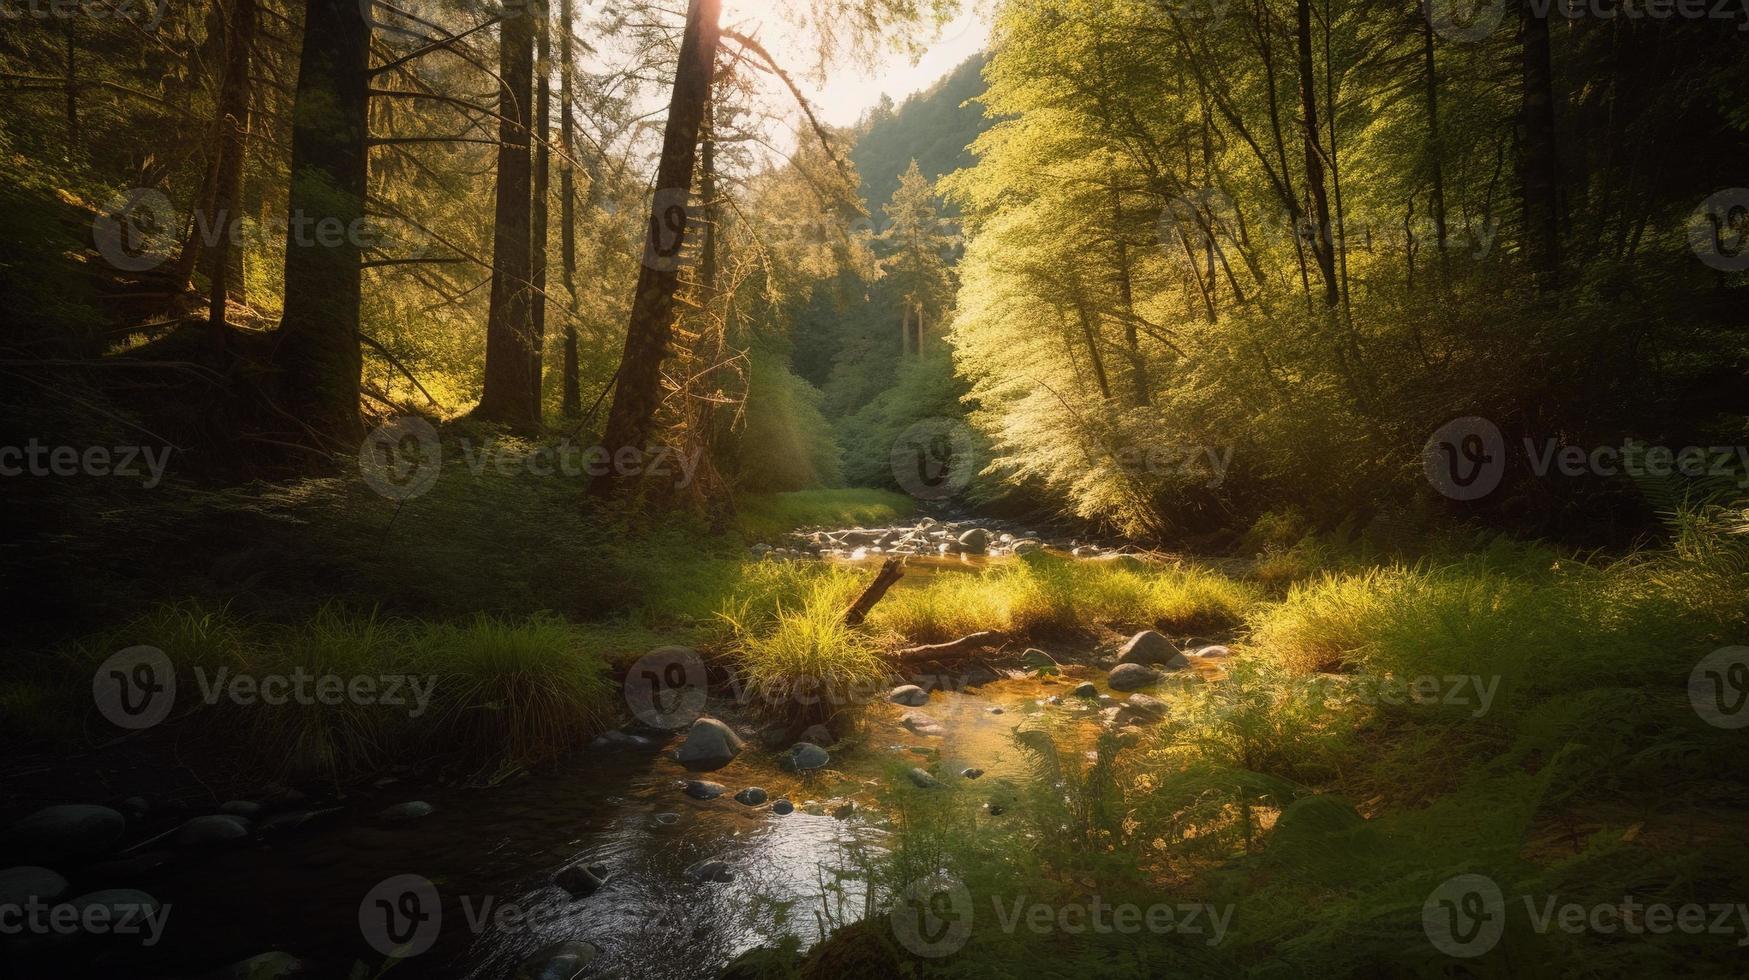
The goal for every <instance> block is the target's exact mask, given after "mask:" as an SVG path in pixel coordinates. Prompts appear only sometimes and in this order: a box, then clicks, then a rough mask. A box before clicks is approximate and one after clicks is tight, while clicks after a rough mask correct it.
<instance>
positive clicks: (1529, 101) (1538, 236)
mask: <svg viewBox="0 0 1749 980" xmlns="http://www.w3.org/2000/svg"><path fill="white" fill-rule="evenodd" d="M1536 7H1537V5H1536V4H1535V3H1533V2H1531V0H1525V4H1524V8H1523V35H1524V52H1523V54H1524V63H1523V69H1524V74H1523V79H1524V92H1523V113H1524V118H1523V122H1522V125H1523V127H1524V136H1523V139H1522V140H1520V143H1519V145H1520V146H1521V147H1522V150H1521V153H1522V154H1523V156H1522V160H1521V162H1520V171H1521V176H1520V182H1521V186H1522V188H1523V195H1524V253H1525V258H1526V260H1527V261H1528V262H1529V263H1530V269H1531V273H1532V275H1533V276H1534V277H1535V279H1536V283H1537V287H1538V288H1539V289H1545V290H1546V289H1552V288H1554V287H1555V286H1556V285H1558V284H1559V280H1560V269H1561V235H1560V219H1559V214H1560V208H1559V202H1558V200H1557V195H1558V194H1559V186H1560V185H1559V181H1558V175H1557V170H1558V167H1559V162H1558V160H1559V157H1558V151H1557V150H1556V145H1555V100H1554V94H1553V88H1554V71H1553V68H1552V67H1551V64H1550V61H1551V58H1550V53H1549V21H1548V15H1547V13H1538V12H1537V9H1536Z"/></svg>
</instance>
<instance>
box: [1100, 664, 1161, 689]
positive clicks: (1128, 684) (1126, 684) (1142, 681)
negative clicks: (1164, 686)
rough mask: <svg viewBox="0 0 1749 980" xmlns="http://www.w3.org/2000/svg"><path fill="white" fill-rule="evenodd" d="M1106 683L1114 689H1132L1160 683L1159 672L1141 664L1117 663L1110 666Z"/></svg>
mask: <svg viewBox="0 0 1749 980" xmlns="http://www.w3.org/2000/svg"><path fill="white" fill-rule="evenodd" d="M1106 683H1107V684H1110V685H1111V689H1112V690H1114V691H1134V690H1136V689H1137V688H1141V687H1149V686H1151V685H1154V684H1158V683H1160V672H1159V671H1157V670H1155V669H1154V668H1152V667H1146V666H1143V665H1142V664H1118V665H1117V666H1116V667H1113V668H1111V674H1110V676H1109V677H1107V678H1106Z"/></svg>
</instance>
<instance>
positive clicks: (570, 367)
mask: <svg viewBox="0 0 1749 980" xmlns="http://www.w3.org/2000/svg"><path fill="white" fill-rule="evenodd" d="M571 2H572V0H560V3H559V25H560V28H561V33H560V34H559V148H560V149H561V150H563V151H564V156H563V158H562V159H561V160H560V161H559V260H560V262H561V263H562V267H563V269H564V276H565V297H566V299H565V302H566V304H567V305H566V316H565V369H564V370H565V376H564V378H563V384H562V388H563V390H564V394H563V395H562V398H561V403H560V409H559V411H560V412H561V413H563V415H564V416H565V418H568V419H574V418H578V417H579V416H581V415H582V414H583V392H582V387H581V385H580V382H579V381H578V379H577V308H578V303H577V183H576V179H577V178H576V172H575V169H574V163H573V161H574V160H575V157H576V153H577V133H576V128H577V122H576V120H575V119H573V118H572V116H571V86H572V78H573V76H574V75H575V68H574V67H573V65H572V63H571V19H572V16H573V14H572V11H571Z"/></svg>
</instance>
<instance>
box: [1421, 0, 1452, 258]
mask: <svg viewBox="0 0 1749 980" xmlns="http://www.w3.org/2000/svg"><path fill="white" fill-rule="evenodd" d="M1421 66H1422V81H1423V83H1424V84H1425V86H1426V89H1427V177H1428V180H1430V181H1431V182H1432V184H1433V186H1432V189H1431V190H1430V191H1429V192H1428V197H1427V209H1428V212H1429V213H1430V214H1431V216H1432V218H1433V243H1434V245H1435V246H1436V247H1437V248H1438V249H1439V268H1440V274H1441V275H1443V276H1447V277H1449V276H1450V274H1451V267H1450V259H1449V257H1448V256H1447V255H1446V251H1445V174H1444V171H1443V170H1442V169H1441V167H1440V162H1439V157H1440V148H1439V75H1438V74H1437V73H1436V72H1435V70H1434V61H1433V18H1431V17H1422V18H1421Z"/></svg>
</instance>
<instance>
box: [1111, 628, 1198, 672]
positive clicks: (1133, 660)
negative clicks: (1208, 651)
mask: <svg viewBox="0 0 1749 980" xmlns="http://www.w3.org/2000/svg"><path fill="white" fill-rule="evenodd" d="M1117 662H1118V663H1120V664H1159V665H1162V666H1168V667H1184V666H1187V665H1188V664H1189V661H1188V660H1185V659H1184V654H1182V653H1179V652H1178V648H1177V647H1175V646H1173V645H1172V641H1171V640H1168V639H1166V637H1164V636H1161V635H1160V634H1159V633H1156V632H1155V631H1153V630H1143V631H1141V632H1140V633H1137V634H1136V635H1135V636H1132V637H1130V638H1129V641H1128V642H1126V643H1125V644H1124V645H1123V647H1122V648H1120V649H1119V650H1118V651H1117Z"/></svg>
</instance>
